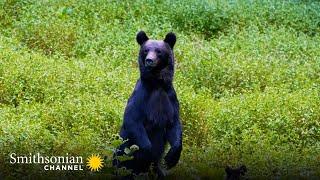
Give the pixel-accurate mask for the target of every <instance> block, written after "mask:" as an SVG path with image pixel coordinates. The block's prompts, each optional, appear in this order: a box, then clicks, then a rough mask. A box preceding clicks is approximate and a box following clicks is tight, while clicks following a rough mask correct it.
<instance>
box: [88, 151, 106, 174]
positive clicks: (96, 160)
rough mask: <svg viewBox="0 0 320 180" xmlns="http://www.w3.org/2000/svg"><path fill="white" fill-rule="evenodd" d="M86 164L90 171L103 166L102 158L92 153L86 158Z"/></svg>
mask: <svg viewBox="0 0 320 180" xmlns="http://www.w3.org/2000/svg"><path fill="white" fill-rule="evenodd" d="M87 166H88V168H89V169H90V170H91V171H99V170H100V169H101V168H102V167H103V160H102V159H101V157H100V156H99V155H95V154H92V155H91V156H90V157H88V158H87Z"/></svg>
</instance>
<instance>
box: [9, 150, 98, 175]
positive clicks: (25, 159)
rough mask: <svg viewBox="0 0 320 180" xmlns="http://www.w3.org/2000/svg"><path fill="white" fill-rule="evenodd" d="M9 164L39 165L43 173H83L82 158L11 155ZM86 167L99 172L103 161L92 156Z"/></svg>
mask: <svg viewBox="0 0 320 180" xmlns="http://www.w3.org/2000/svg"><path fill="white" fill-rule="evenodd" d="M9 156H10V164H40V165H43V169H44V170H45V171H83V170H84V166H85V164H84V162H83V157H82V156H71V155H69V154H68V153H67V154H66V155H65V156H44V155H42V154H40V153H36V154H32V153H29V154H28V155H17V154H16V153H11V154H10V155H9ZM86 167H87V168H88V169H89V170H90V171H99V170H100V169H101V168H103V159H102V158H101V157H100V156H99V155H95V154H92V155H91V156H89V157H88V158H87V159H86Z"/></svg>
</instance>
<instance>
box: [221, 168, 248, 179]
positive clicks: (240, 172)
mask: <svg viewBox="0 0 320 180" xmlns="http://www.w3.org/2000/svg"><path fill="white" fill-rule="evenodd" d="M225 171H226V173H227V174H226V177H225V179H226V180H238V179H240V177H241V176H244V175H245V173H246V172H247V167H246V166H245V165H242V166H240V167H239V168H236V169H232V168H231V167H229V166H227V167H226V168H225Z"/></svg>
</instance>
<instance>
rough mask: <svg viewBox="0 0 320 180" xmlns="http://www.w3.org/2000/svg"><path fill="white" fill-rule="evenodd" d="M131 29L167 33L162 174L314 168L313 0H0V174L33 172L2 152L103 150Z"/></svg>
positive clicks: (117, 111) (317, 102)
mask: <svg viewBox="0 0 320 180" xmlns="http://www.w3.org/2000/svg"><path fill="white" fill-rule="evenodd" d="M141 29H142V30H144V31H146V32H147V33H148V34H149V36H150V37H151V38H154V39H162V38H163V37H164V35H165V34H166V33H167V32H169V31H174V32H175V33H176V34H177V36H178V41H177V45H176V47H175V55H176V73H175V82H174V83H175V88H176V91H177V94H178V97H179V100H180V104H181V110H180V111H181V120H182V122H183V125H184V150H183V155H182V158H181V162H180V163H179V164H178V166H177V167H176V168H175V169H174V170H173V171H172V172H171V174H170V176H172V177H175V176H181V175H185V176H186V177H189V178H190V177H209V176H219V177H221V176H223V174H224V169H223V168H224V167H225V166H226V165H232V166H238V165H240V164H245V165H246V166H247V168H248V170H249V171H248V174H247V176H248V177H251V178H255V177H261V176H265V177H267V176H273V177H275V176H281V177H290V176H292V175H295V176H297V175H299V176H303V177H314V176H320V163H319V162H320V108H319V107H320V2H319V1H312V0H303V1H302V0H301V1H300V0H291V1H277V0H264V1H251V0H245V1H240V0H235V1H231V0H230V1H223V0H218V1H211V0H210V1H209V0H208V1H191V0H186V1H184V0H179V1H173V0H165V1H160V0H150V1H149V0H141V1H130V0H124V1H111V0H108V1H106V0H96V1H93V2H90V3H89V2H88V1H85V0H68V1H61V0H57V1H54V0H48V1H36V0H0V169H1V170H0V177H1V173H2V174H3V175H11V176H15V175H17V174H18V173H25V175H32V173H37V171H36V170H33V171H32V170H30V171H29V172H25V171H23V170H21V169H19V168H15V169H14V173H13V169H12V167H11V166H10V165H8V157H9V156H8V154H9V153H11V152H15V153H17V154H18V153H21V154H27V153H37V152H39V153H43V154H47V155H59V154H65V153H70V154H74V155H84V156H88V155H90V154H92V153H96V154H97V153H99V154H102V155H103V156H106V159H107V160H110V157H111V152H110V150H108V149H109V148H110V147H112V144H114V135H115V134H117V132H118V131H119V127H120V124H121V121H122V115H123V111H124V107H125V105H126V101H127V99H128V97H129V95H130V94H131V92H132V90H133V88H134V84H135V82H136V79H137V78H138V76H139V72H138V68H137V52H138V48H139V47H138V45H137V44H136V42H135V35H136V33H137V32H138V31H139V30H141ZM106 164H107V165H110V163H107V162H106ZM28 167H30V168H32V167H31V166H28ZM97 174H99V173H97Z"/></svg>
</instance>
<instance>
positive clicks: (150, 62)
mask: <svg viewBox="0 0 320 180" xmlns="http://www.w3.org/2000/svg"><path fill="white" fill-rule="evenodd" d="M145 66H146V67H155V66H157V55H156V54H155V53H153V52H149V53H148V55H147V57H146V60H145Z"/></svg>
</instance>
